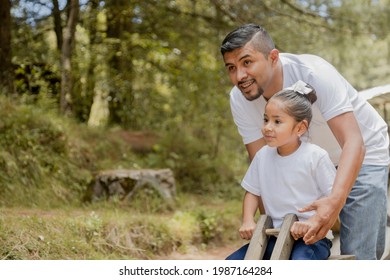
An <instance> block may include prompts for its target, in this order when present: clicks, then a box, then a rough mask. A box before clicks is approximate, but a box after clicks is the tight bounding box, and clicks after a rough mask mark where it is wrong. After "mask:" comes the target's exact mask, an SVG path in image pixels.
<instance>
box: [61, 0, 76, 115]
mask: <svg viewBox="0 0 390 280" xmlns="http://www.w3.org/2000/svg"><path fill="white" fill-rule="evenodd" d="M69 9H70V11H69V17H68V20H67V23H66V27H65V29H64V38H63V42H62V48H61V72H62V73H61V101H60V108H61V112H63V113H71V105H72V87H73V79H72V49H73V47H74V46H73V45H74V35H75V32H76V25H77V21H78V16H79V1H78V0H70V5H69Z"/></svg>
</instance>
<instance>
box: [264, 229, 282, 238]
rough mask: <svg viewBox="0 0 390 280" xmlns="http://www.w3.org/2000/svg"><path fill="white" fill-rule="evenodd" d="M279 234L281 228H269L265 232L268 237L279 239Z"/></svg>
mask: <svg viewBox="0 0 390 280" xmlns="http://www.w3.org/2000/svg"><path fill="white" fill-rule="evenodd" d="M279 232H280V228H267V229H266V230H265V234H266V235H273V236H275V237H278V235H279Z"/></svg>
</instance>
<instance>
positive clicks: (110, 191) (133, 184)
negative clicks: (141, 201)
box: [85, 169, 176, 202]
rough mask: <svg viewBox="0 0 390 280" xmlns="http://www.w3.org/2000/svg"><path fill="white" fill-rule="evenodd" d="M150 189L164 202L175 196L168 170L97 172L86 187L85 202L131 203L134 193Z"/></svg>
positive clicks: (172, 180)
mask: <svg viewBox="0 0 390 280" xmlns="http://www.w3.org/2000/svg"><path fill="white" fill-rule="evenodd" d="M143 188H152V189H153V190H155V191H157V193H158V194H159V195H160V196H161V198H163V199H164V200H168V201H169V200H172V199H173V198H174V197H175V196H176V184H175V178H174V176H173V172H172V171H171V170H170V169H141V170H136V169H117V170H105V171H101V172H99V173H98V174H97V175H96V176H95V179H94V180H93V182H91V184H90V185H89V187H88V191H87V194H86V197H85V200H86V201H97V200H101V199H110V198H113V197H118V198H119V199H120V200H123V201H126V202H127V201H131V199H132V197H133V196H134V195H135V194H136V192H137V191H138V190H140V189H143Z"/></svg>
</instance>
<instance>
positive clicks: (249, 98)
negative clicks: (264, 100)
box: [241, 88, 264, 101]
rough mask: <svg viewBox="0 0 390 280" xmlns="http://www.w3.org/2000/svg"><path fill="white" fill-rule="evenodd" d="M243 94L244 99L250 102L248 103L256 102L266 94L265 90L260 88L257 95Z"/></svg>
mask: <svg viewBox="0 0 390 280" xmlns="http://www.w3.org/2000/svg"><path fill="white" fill-rule="evenodd" d="M241 93H242V95H244V97H245V98H246V100H248V101H253V100H256V99H257V98H259V97H260V96H262V95H263V93H264V90H263V89H262V88H259V89H258V90H257V93H256V94H255V95H248V94H245V93H243V92H241Z"/></svg>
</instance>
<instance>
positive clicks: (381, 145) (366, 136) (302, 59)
mask: <svg viewBox="0 0 390 280" xmlns="http://www.w3.org/2000/svg"><path fill="white" fill-rule="evenodd" d="M280 60H281V62H282V65H283V88H286V87H289V86H291V85H293V84H294V83H295V82H297V81H298V80H302V81H304V82H306V83H308V84H310V85H311V86H312V87H313V88H314V89H315V90H316V94H317V101H316V102H315V103H314V104H313V106H312V109H313V119H312V121H311V124H310V127H309V131H308V133H306V134H305V136H304V137H303V138H302V140H304V141H308V142H311V143H314V144H317V145H319V146H320V147H322V148H323V149H325V150H326V151H327V152H328V153H329V156H330V158H331V160H332V162H333V163H334V164H335V165H338V161H339V158H340V153H341V148H340V145H339V144H338V142H337V140H336V138H335V137H334V135H333V133H332V131H331V130H330V128H329V127H328V125H327V121H328V120H330V119H332V118H334V117H336V116H338V115H341V114H343V113H346V112H351V111H352V112H353V113H354V114H355V117H356V119H357V122H358V124H359V127H360V131H361V133H362V136H363V140H364V143H365V146H366V155H365V158H364V162H363V164H369V165H388V164H389V136H388V133H387V124H386V123H385V121H384V120H383V119H382V117H381V116H380V115H379V114H378V112H377V111H376V110H375V109H374V108H373V107H372V106H371V105H370V104H369V103H368V102H367V101H366V100H364V99H363V98H362V97H360V96H359V95H358V93H357V91H356V90H355V89H354V88H353V87H352V86H351V85H350V84H349V83H348V82H347V81H346V80H345V79H344V77H343V76H342V75H341V74H340V73H339V72H338V71H337V70H336V69H335V68H334V67H333V66H332V65H331V64H329V63H328V62H327V61H325V60H324V59H322V58H320V57H318V56H314V55H307V54H302V55H294V54H288V53H281V54H280ZM265 104H266V101H265V99H264V98H263V97H260V98H258V99H256V100H253V101H248V100H247V99H245V97H244V96H243V95H242V93H241V92H240V90H239V89H238V88H237V87H234V88H233V89H232V90H231V92H230V106H231V111H232V114H233V118H234V122H235V123H236V125H237V127H238V131H239V133H240V134H241V136H242V138H243V141H244V144H248V143H251V142H253V141H255V140H258V139H260V138H262V137H263V136H262V133H261V128H262V126H263V115H264V107H265Z"/></svg>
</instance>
